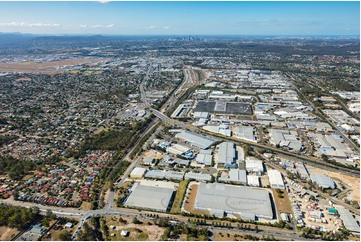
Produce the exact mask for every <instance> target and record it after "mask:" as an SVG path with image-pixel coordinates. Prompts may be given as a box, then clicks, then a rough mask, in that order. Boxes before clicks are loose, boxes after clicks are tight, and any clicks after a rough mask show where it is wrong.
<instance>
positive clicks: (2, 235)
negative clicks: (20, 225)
mask: <svg viewBox="0 0 361 242" xmlns="http://www.w3.org/2000/svg"><path fill="white" fill-rule="evenodd" d="M18 233H19V230H17V229H13V228H9V227H3V226H2V227H0V240H1V241H9V240H11V239H12V238H13V237H14V236H15V235H17V234H18Z"/></svg>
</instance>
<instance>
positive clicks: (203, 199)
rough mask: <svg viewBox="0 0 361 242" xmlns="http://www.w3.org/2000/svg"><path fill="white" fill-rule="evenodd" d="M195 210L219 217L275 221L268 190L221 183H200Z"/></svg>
mask: <svg viewBox="0 0 361 242" xmlns="http://www.w3.org/2000/svg"><path fill="white" fill-rule="evenodd" d="M194 208H195V209H198V210H208V211H209V212H210V214H214V215H215V216H218V217H223V216H228V215H235V216H237V215H238V216H240V217H241V218H242V219H245V220H257V219H269V220H271V219H273V218H274V213H273V209H272V203H271V196H270V193H269V192H268V191H267V190H264V189H256V188H250V187H245V186H233V185H225V184H220V183H200V185H199V188H198V192H197V197H196V200H195V204H194Z"/></svg>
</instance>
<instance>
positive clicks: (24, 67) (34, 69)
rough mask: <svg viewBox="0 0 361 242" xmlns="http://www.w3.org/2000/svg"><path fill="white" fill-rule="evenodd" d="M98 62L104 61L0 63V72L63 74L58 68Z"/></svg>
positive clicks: (85, 59) (70, 60)
mask: <svg viewBox="0 0 361 242" xmlns="http://www.w3.org/2000/svg"><path fill="white" fill-rule="evenodd" d="M100 61H105V59H90V58H78V59H68V60H58V61H49V62H42V63H38V62H33V61H28V62H0V72H28V73H44V74H56V73H61V72H63V70H62V69H61V68H59V67H66V66H74V65H81V64H91V63H95V62H100Z"/></svg>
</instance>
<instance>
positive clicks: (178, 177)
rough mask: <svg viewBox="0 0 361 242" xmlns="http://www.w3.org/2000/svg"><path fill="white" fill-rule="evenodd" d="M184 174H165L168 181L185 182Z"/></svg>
mask: <svg viewBox="0 0 361 242" xmlns="http://www.w3.org/2000/svg"><path fill="white" fill-rule="evenodd" d="M183 177H184V172H178V171H166V172H165V178H167V179H173V180H179V181H181V180H183Z"/></svg>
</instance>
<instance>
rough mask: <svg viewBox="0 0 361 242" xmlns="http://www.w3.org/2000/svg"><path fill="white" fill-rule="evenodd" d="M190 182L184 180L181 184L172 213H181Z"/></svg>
mask: <svg viewBox="0 0 361 242" xmlns="http://www.w3.org/2000/svg"><path fill="white" fill-rule="evenodd" d="M188 183H189V180H184V181H181V182H180V183H179V186H178V190H177V194H176V196H175V198H174V202H173V205H172V209H171V210H170V212H171V213H180V212H181V207H182V201H183V197H184V195H185V193H186V191H187V187H188Z"/></svg>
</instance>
